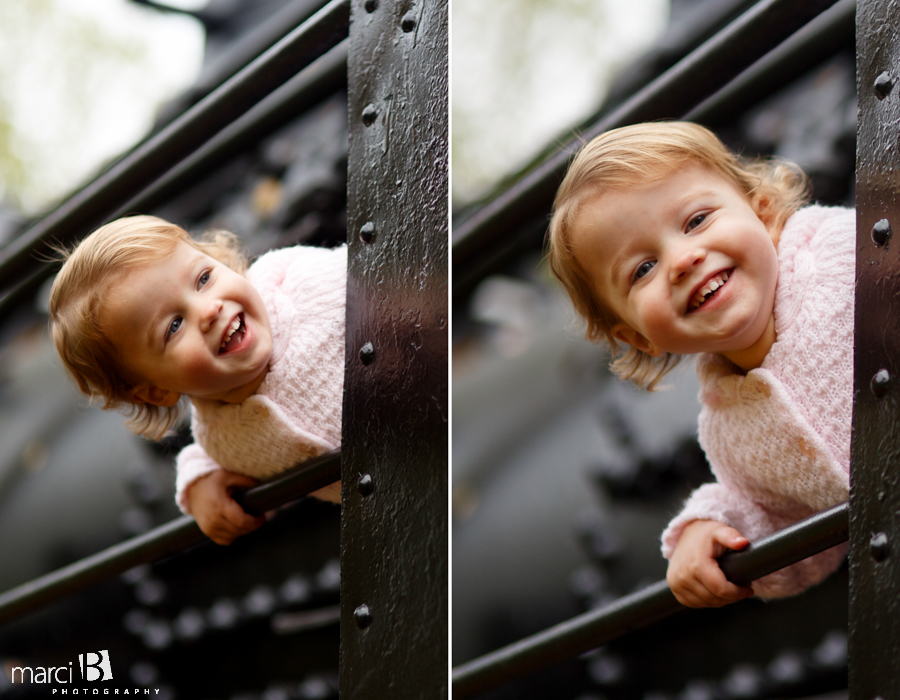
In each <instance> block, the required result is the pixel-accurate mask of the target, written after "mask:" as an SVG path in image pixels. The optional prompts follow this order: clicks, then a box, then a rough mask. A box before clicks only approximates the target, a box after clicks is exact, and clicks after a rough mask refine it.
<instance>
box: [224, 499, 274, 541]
mask: <svg viewBox="0 0 900 700" xmlns="http://www.w3.org/2000/svg"><path fill="white" fill-rule="evenodd" d="M222 515H223V517H224V518H225V520H227V521H228V523H229V524H230V525H231V526H232V528H233V530H234V531H235V532H238V533H239V534H244V533H245V532H252V531H253V530H255V529H256V528H258V527H259V526H260V525H262V524H263V523H265V522H266V519H265V517H263V516H256V515H250V514H249V513H247V512H246V511H244V509H243V508H241V507H240V506H239V505H238V504H237V502H236V501H229V502H228V503H226V504H225V509H224V510H223V513H222Z"/></svg>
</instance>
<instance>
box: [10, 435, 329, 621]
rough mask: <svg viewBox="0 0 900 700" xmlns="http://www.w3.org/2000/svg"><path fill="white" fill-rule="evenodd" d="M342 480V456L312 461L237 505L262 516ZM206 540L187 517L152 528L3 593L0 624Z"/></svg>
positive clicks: (257, 489) (259, 488)
mask: <svg viewBox="0 0 900 700" xmlns="http://www.w3.org/2000/svg"><path fill="white" fill-rule="evenodd" d="M340 476H341V453H340V451H335V452H329V453H327V454H324V455H320V456H319V457H314V458H313V459H310V460H308V461H306V462H304V463H303V464H302V465H300V466H298V467H294V468H293V469H291V470H289V471H287V472H284V473H283V474H281V475H279V476H278V478H276V479H273V480H272V481H270V482H267V483H265V484H260V485H259V486H256V487H254V488H252V489H248V490H247V491H245V492H243V493H240V494H236V495H235V500H237V501H238V503H240V504H241V506H242V507H243V508H244V510H246V511H247V512H248V513H251V514H253V515H262V514H263V513H265V512H266V511H269V510H272V509H273V508H277V507H279V506H282V505H284V504H286V503H290V502H291V501H295V500H297V499H298V498H301V497H303V496H306V495H307V494H309V493H312V492H313V491H316V490H317V489H320V488H322V487H323V486H325V485H327V484H330V483H333V482H335V481H337V480H338V479H340ZM206 541H208V540H207V538H206V535H204V534H203V533H202V532H201V531H200V528H199V527H198V526H197V523H196V522H195V521H194V519H193V518H192V517H190V516H188V515H185V516H183V517H181V518H177V519H176V520H173V521H171V522H169V523H166V524H165V525H161V526H160V527H157V528H154V529H153V530H151V531H150V532H147V533H145V534H143V535H139V536H138V537H133V538H131V539H129V540H126V541H125V542H122V543H120V544H117V545H114V546H112V547H109V548H108V549H105V550H103V551H102V552H98V553H97V554H93V555H91V556H89V557H86V558H84V559H81V560H80V561H77V562H74V563H72V564H69V565H68V566H65V567H63V568H61V569H57V570H56V571H53V572H51V573H49V574H46V575H44V576H41V577H39V578H36V579H34V580H32V581H29V582H28V583H23V584H22V585H20V586H17V587H15V588H12V589H10V590H8V591H6V592H5V593H2V594H0V624H4V623H6V622H9V621H11V620H13V619H16V618H18V617H21V616H23V615H26V614H28V613H30V612H32V611H34V610H36V609H38V608H40V607H42V606H44V605H47V604H49V603H52V602H54V601H56V600H59V599H60V598H63V597H65V596H68V595H71V594H73V593H77V592H78V591H81V590H83V589H85V588H87V587H88V586H92V585H93V584H95V583H99V582H100V581H104V580H106V579H108V578H111V577H112V576H116V575H117V574H121V573H123V572H125V571H127V570H128V569H131V568H132V567H135V566H138V565H139V564H146V563H149V562H153V561H157V560H159V559H163V558H165V557H169V556H172V555H173V554H177V553H179V552H182V551H184V550H185V549H187V548H189V547H192V546H194V545H196V544H200V543H202V542H206Z"/></svg>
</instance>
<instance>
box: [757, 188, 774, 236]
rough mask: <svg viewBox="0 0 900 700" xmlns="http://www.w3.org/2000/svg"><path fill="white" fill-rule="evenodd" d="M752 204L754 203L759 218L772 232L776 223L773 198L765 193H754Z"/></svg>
mask: <svg viewBox="0 0 900 700" xmlns="http://www.w3.org/2000/svg"><path fill="white" fill-rule="evenodd" d="M751 204H752V205H753V210H754V211H755V212H756V215H757V216H758V217H759V220H760V221H762V222H763V224H765V226H766V228H767V229H768V230H769V232H771V231H772V226H773V224H774V223H775V211H774V207H773V206H772V200H771V199H769V197H768V196H766V195H764V194H754V195H753V198H752V199H751Z"/></svg>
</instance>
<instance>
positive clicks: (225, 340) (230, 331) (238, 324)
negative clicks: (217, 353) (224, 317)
mask: <svg viewBox="0 0 900 700" xmlns="http://www.w3.org/2000/svg"><path fill="white" fill-rule="evenodd" d="M240 327H241V317H240V316H235V318H234V321H232V322H231V327H230V328H229V329H228V331H227V332H226V333H225V335H224V336H223V338H222V344H221V345H220V346H219V349H220V350H221V349H222V348H224V347H225V346H226V345H227V344H228V341H229V340H231V336H233V335H234V332H235V331H236V330H237V329H238V328H240Z"/></svg>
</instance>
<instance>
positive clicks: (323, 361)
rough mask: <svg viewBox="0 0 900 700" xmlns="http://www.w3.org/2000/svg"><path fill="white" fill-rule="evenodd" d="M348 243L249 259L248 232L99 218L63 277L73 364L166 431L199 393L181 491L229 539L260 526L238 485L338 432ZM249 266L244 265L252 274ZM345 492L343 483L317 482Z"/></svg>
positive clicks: (66, 343)
mask: <svg viewBox="0 0 900 700" xmlns="http://www.w3.org/2000/svg"><path fill="white" fill-rule="evenodd" d="M346 267H347V253H346V248H345V247H341V248H337V249H334V250H328V249H323V248H312V247H303V246H296V247H293V248H285V249H283V250H276V251H272V252H270V253H267V254H266V255H263V256H262V257H261V258H259V260H257V261H256V262H255V263H254V264H253V265H252V266H251V267H250V268H249V269H247V262H246V260H245V259H244V258H243V256H241V254H240V252H239V251H238V247H237V239H236V238H235V237H234V236H233V235H231V234H228V233H225V232H221V231H220V232H215V233H213V234H210V235H208V236H207V238H206V239H205V240H204V241H195V240H193V239H192V238H191V237H190V236H189V235H188V234H187V232H185V231H184V230H183V229H181V228H180V227H178V226H175V225H173V224H170V223H168V222H166V221H163V220H162V219H158V218H156V217H152V216H131V217H127V218H123V219H119V220H117V221H114V222H112V223H110V224H107V225H106V226H103V227H102V228H100V229H98V230H96V231H94V233H92V234H91V235H90V236H88V237H87V238H85V239H84V240H83V241H82V242H81V243H80V244H79V245H78V247H77V248H75V249H74V250H73V251H72V252H71V254H69V255H68V256H67V259H66V261H65V264H64V265H63V267H62V269H61V270H60V272H59V274H58V275H57V277H56V280H55V281H54V283H53V289H52V291H51V296H50V319H51V322H52V325H53V338H54V341H55V343H56V348H57V350H58V351H59V354H60V357H61V358H62V361H63V364H64V365H65V367H66V368H67V370H68V371H69V372H70V374H71V375H72V376H73V377H74V379H75V381H76V382H77V384H78V387H79V388H80V389H81V391H82V392H84V393H85V394H87V395H88V396H90V397H92V398H93V397H100V398H102V399H103V400H104V402H105V403H104V406H103V407H104V408H112V407H117V406H125V407H130V409H131V418H130V421H129V427H131V428H132V430H133V431H134V432H136V433H138V434H141V435H144V436H146V437H149V438H152V439H156V438H159V437H160V436H161V435H162V434H163V433H164V432H165V431H166V430H168V429H169V428H171V427H172V425H173V424H174V423H175V421H176V420H177V418H178V413H179V411H178V404H179V399H180V398H181V396H187V397H189V398H190V401H191V404H192V424H191V427H192V431H193V434H194V439H195V440H196V443H195V444H192V445H189V446H188V447H186V448H185V449H184V450H183V451H182V452H181V453H180V454H179V455H178V458H177V470H178V476H177V483H176V491H177V493H176V500H177V502H178V505H179V507H180V508H181V509H182V510H183V511H184V512H185V513H188V514H191V515H193V516H194V518H195V519H196V520H197V524H198V525H199V526H200V529H201V530H203V532H204V533H205V534H206V535H207V536H209V537H210V538H211V539H212V540H214V541H215V542H218V543H219V544H230V543H231V542H232V541H233V540H234V539H235V538H236V537H238V536H239V535H241V534H244V533H246V532H250V531H251V530H254V529H256V528H257V527H259V526H260V525H261V524H262V523H263V522H264V518H261V517H253V516H250V515H248V514H247V513H245V512H244V511H243V510H242V509H241V508H240V506H238V504H237V502H236V501H234V500H233V499H232V498H231V493H232V492H233V491H234V490H235V489H237V488H245V487H248V486H252V485H254V484H256V483H258V482H257V481H256V480H257V479H262V478H266V477H269V476H272V475H273V474H276V473H278V472H280V471H283V470H285V469H287V468H289V467H292V466H294V465H295V464H298V463H299V462H302V461H303V460H305V459H308V458H309V457H311V456H314V455H317V454H320V453H322V452H325V451H328V450H332V449H335V448H337V447H339V446H340V441H341V401H342V388H343V379H344V309H345V293H346ZM245 273H246V276H245ZM315 495H317V496H319V497H320V498H323V499H324V500H329V501H333V502H335V503H339V502H340V495H341V494H340V483H339V482H338V483H335V484H331V485H329V486H327V487H325V488H323V489H320V490H319V491H317V492H316V494H315Z"/></svg>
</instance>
